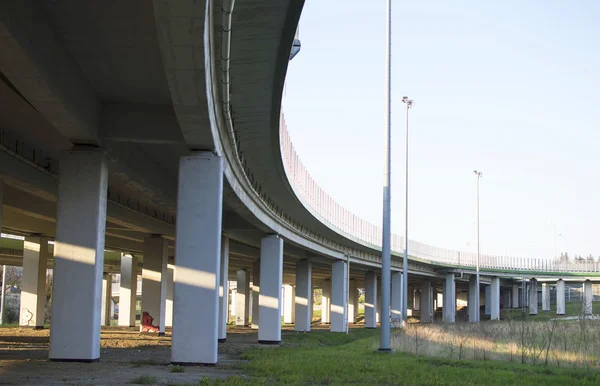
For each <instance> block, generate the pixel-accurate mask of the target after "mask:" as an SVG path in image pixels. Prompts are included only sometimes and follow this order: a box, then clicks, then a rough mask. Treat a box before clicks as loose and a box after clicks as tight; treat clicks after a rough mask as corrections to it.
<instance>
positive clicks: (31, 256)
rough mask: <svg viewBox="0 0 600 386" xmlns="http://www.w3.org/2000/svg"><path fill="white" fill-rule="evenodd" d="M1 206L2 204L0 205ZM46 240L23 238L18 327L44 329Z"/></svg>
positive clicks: (43, 238)
mask: <svg viewBox="0 0 600 386" xmlns="http://www.w3.org/2000/svg"><path fill="white" fill-rule="evenodd" d="M0 205H2V203H0ZM47 261H48V238H46V237H39V236H34V237H30V236H28V237H25V241H24V242H23V276H22V278H21V306H20V308H21V309H20V314H19V316H20V317H19V326H23V327H34V328H36V329H42V328H44V317H45V315H46V309H45V308H46V264H47Z"/></svg>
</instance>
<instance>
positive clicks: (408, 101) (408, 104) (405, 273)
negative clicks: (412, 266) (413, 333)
mask: <svg viewBox="0 0 600 386" xmlns="http://www.w3.org/2000/svg"><path fill="white" fill-rule="evenodd" d="M402 103H404V104H405V105H406V151H405V152H406V163H405V167H406V170H405V180H404V186H405V188H406V192H405V197H406V200H405V202H404V258H403V259H402V271H403V276H404V277H403V278H402V294H403V295H404V296H402V325H403V327H404V326H406V323H408V110H409V109H411V108H413V107H414V105H415V101H414V100H412V99H408V97H407V96H405V97H403V98H402Z"/></svg>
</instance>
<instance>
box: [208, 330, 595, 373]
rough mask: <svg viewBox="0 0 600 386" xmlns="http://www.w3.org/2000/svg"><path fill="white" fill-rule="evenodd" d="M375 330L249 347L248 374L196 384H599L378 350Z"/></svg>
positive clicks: (511, 366)
mask: <svg viewBox="0 0 600 386" xmlns="http://www.w3.org/2000/svg"><path fill="white" fill-rule="evenodd" d="M378 336H379V331H378V330H365V329H353V330H352V331H351V333H350V334H348V335H346V334H340V333H330V332H326V331H315V332H311V333H308V334H297V335H296V334H293V335H291V334H290V335H286V336H285V337H284V343H283V344H282V347H279V348H253V349H251V350H249V351H247V352H246V353H244V354H243V358H244V359H247V360H249V362H248V363H247V364H246V365H244V370H245V372H246V373H247V374H248V375H249V376H250V378H246V377H230V378H227V379H225V380H211V379H204V380H203V381H202V383H201V384H205V385H209V384H210V385H213V384H217V385H218V384H226V385H245V384H255V385H263V384H265V385H266V384H285V385H300V384H302V385H306V384H322V385H323V384H326V385H345V384H355V385H376V384H389V385H394V384H406V385H480V384H486V385H507V384H508V385H517V384H518V385H560V384H565V385H570V384H574V383H577V384H599V383H600V372H598V371H594V370H583V369H564V368H550V367H546V366H532V365H521V364H515V363H510V362H500V361H498V362H495V361H474V360H461V361H456V360H448V359H441V358H432V357H417V356H414V355H411V354H406V353H396V354H382V353H378V352H376V348H377V347H378V343H379V342H378Z"/></svg>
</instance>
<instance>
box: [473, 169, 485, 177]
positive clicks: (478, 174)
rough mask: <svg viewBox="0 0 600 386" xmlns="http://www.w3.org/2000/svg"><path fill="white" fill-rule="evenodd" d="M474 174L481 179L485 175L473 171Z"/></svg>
mask: <svg viewBox="0 0 600 386" xmlns="http://www.w3.org/2000/svg"><path fill="white" fill-rule="evenodd" d="M473 173H475V175H476V176H477V178H481V176H483V173H482V172H480V171H477V170H473Z"/></svg>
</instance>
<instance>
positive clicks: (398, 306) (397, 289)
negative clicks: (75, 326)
mask: <svg viewBox="0 0 600 386" xmlns="http://www.w3.org/2000/svg"><path fill="white" fill-rule="evenodd" d="M391 302H392V304H391V305H392V308H391V310H392V322H393V323H392V324H401V323H402V273H401V272H392V296H391Z"/></svg>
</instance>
